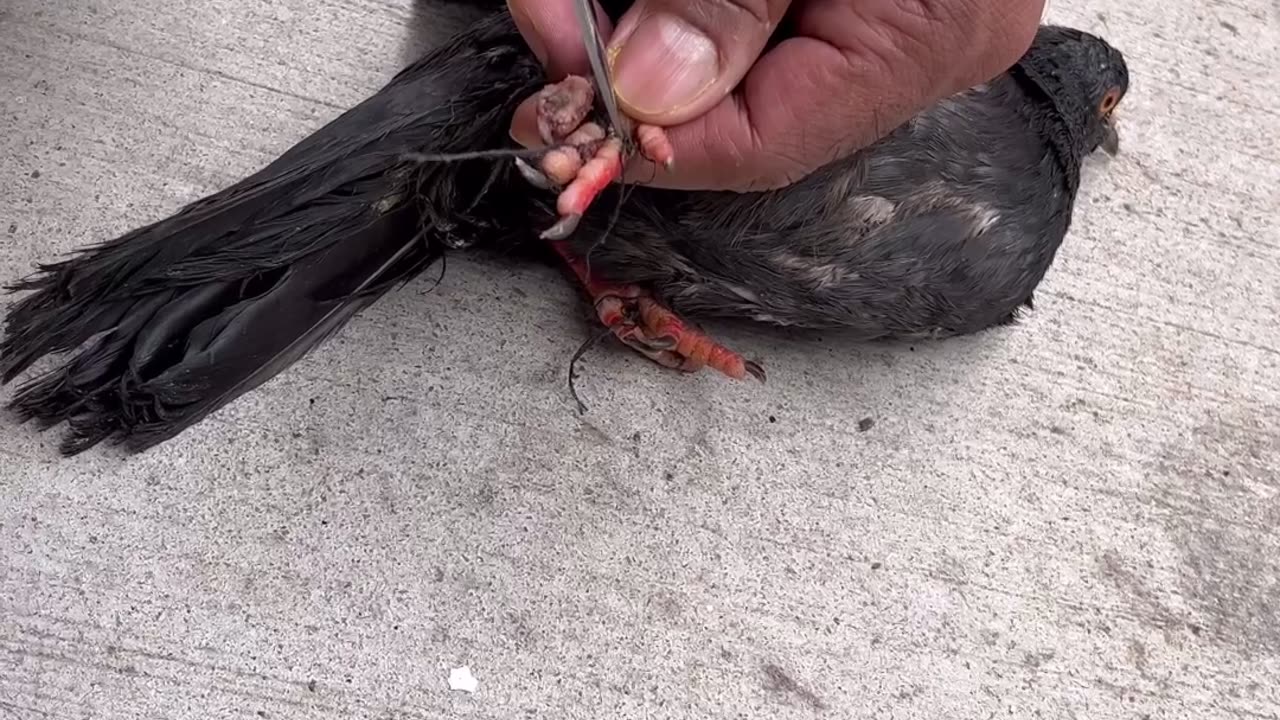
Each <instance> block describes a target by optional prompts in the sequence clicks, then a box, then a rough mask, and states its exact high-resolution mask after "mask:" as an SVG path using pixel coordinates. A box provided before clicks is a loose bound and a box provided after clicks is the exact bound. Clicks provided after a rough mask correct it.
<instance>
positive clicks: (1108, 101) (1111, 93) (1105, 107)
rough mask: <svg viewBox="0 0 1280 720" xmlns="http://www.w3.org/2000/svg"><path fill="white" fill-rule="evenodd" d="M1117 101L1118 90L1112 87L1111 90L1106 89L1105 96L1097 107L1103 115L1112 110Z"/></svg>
mask: <svg viewBox="0 0 1280 720" xmlns="http://www.w3.org/2000/svg"><path fill="white" fill-rule="evenodd" d="M1119 103H1120V91H1119V90H1116V89H1115V88H1112V89H1111V90H1108V91H1107V94H1106V96H1105V97H1103V98H1102V104H1101V105H1099V106H1098V109H1099V110H1101V111H1102V114H1103V115H1106V114H1108V113H1110V112H1111V111H1112V110H1115V109H1116V105H1118V104H1119Z"/></svg>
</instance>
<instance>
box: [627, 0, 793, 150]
mask: <svg viewBox="0 0 1280 720" xmlns="http://www.w3.org/2000/svg"><path fill="white" fill-rule="evenodd" d="M790 2H791V0H639V1H638V2H637V3H636V4H635V5H634V6H633V7H632V8H631V9H630V10H628V11H627V13H626V15H624V16H623V17H622V19H621V20H620V21H619V23H618V28H617V30H616V31H614V33H613V37H612V38H611V39H610V42H609V60H610V69H611V71H612V75H613V81H614V88H615V91H616V92H617V94H618V101H619V104H620V105H621V109H622V111H623V112H624V113H626V114H627V115H629V116H631V117H632V118H635V119H636V120H639V121H641V122H646V123H651V124H654V125H675V124H679V123H683V122H686V121H688V120H691V119H693V118H695V117H697V116H699V115H701V114H702V113H704V112H706V111H708V110H710V109H711V108H712V107H714V106H715V105H716V104H717V103H719V102H720V101H721V100H723V99H724V97H725V96H726V95H728V94H729V93H730V92H731V91H732V90H733V89H734V87H736V86H737V84H738V83H739V82H740V81H741V80H742V78H743V77H744V76H745V75H746V74H747V71H748V70H750V69H751V66H752V65H753V64H754V63H755V61H756V59H757V58H758V57H759V56H760V53H761V52H762V51H763V50H764V47H765V44H766V43H768V41H769V36H770V35H771V34H772V33H773V30H774V28H776V27H777V26H778V22H779V21H780V20H781V19H782V16H783V14H784V13H785V12H786V11H787V6H788V5H789V4H790Z"/></svg>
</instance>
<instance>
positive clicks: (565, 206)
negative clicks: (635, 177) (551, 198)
mask: <svg viewBox="0 0 1280 720" xmlns="http://www.w3.org/2000/svg"><path fill="white" fill-rule="evenodd" d="M594 100H595V91H594V88H593V87H592V85H591V83H590V82H589V81H587V80H586V78H583V77H580V76H576V75H571V76H569V77H567V78H565V79H564V80H562V81H560V82H558V83H554V84H551V85H548V86H546V87H545V88H543V89H542V90H541V91H539V93H538V96H537V116H538V133H539V135H540V136H541V138H542V141H543V142H544V143H546V144H547V145H548V146H550V149H549V150H547V151H546V152H545V153H543V154H542V156H541V157H540V158H539V160H538V162H537V167H534V166H532V165H530V164H529V163H527V162H525V161H523V160H520V159H517V160H516V167H517V168H518V169H519V171H520V174H521V176H523V177H524V179H525V180H526V181H527V182H528V183H529V184H531V185H533V186H534V187H537V188H539V189H543V190H555V191H557V192H558V196H557V198H556V212H557V213H558V214H559V216H560V219H559V221H557V222H556V224H555V225H553V226H552V227H551V228H548V229H547V230H546V231H544V232H543V233H542V238H543V239H547V240H560V239H563V238H566V237H568V236H569V235H571V234H572V233H573V231H574V230H576V229H577V227H578V221H579V219H580V218H581V217H582V215H584V214H586V211H587V209H588V208H590V206H591V203H592V202H594V201H595V199H596V198H597V197H598V196H599V195H600V193H602V192H604V189H605V188H607V187H609V185H610V184H612V183H613V182H614V181H615V180H617V179H619V178H621V177H622V173H623V168H624V163H625V157H624V143H623V140H622V138H620V137H618V136H617V134H616V130H617V129H616V128H611V129H609V130H605V128H603V127H601V126H600V125H599V124H598V123H595V122H590V121H586V118H587V115H588V114H589V113H590V111H591V107H592V103H593V102H594ZM634 132H635V140H636V145H637V147H638V148H639V151H640V153H641V155H643V156H644V157H645V158H647V159H649V160H650V161H652V162H654V163H657V164H659V165H661V166H662V167H664V168H666V169H667V170H670V169H672V168H673V167H674V164H675V154H674V150H673V149H672V146H671V141H670V140H669V139H668V138H667V136H666V133H665V132H664V131H663V130H662V128H660V127H657V126H655V125H643V124H641V125H637V126H636V128H635V131H634Z"/></svg>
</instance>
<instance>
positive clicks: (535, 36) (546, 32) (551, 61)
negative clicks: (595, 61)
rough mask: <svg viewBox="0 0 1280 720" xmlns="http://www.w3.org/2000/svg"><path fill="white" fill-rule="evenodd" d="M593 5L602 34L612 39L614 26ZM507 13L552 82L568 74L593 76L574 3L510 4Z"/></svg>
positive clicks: (534, 0) (519, 0) (524, 0)
mask: <svg viewBox="0 0 1280 720" xmlns="http://www.w3.org/2000/svg"><path fill="white" fill-rule="evenodd" d="M592 4H593V6H594V7H595V10H596V24H597V25H598V26H599V28H600V33H601V34H602V35H603V36H604V37H606V38H608V37H609V36H610V35H611V34H612V32H613V23H612V21H610V20H609V16H608V15H605V13H604V11H603V10H602V9H601V8H600V5H599V3H595V2H593V3H592ZM507 9H508V10H510V12H511V19H512V20H513V21H515V24H516V28H517V29H519V30H520V34H521V35H522V36H523V37H524V40H525V42H526V43H528V45H529V49H530V50H532V51H533V54H534V55H536V56H537V58H538V60H539V61H540V62H541V63H542V65H543V67H545V68H546V69H547V74H548V76H550V78H551V80H552V81H558V80H562V79H563V78H564V76H565V75H568V74H575V75H589V74H590V73H591V66H590V64H589V63H588V61H587V51H586V49H585V46H584V45H583V42H582V32H581V30H579V27H580V26H579V24H578V16H577V15H576V14H575V13H574V11H573V0H507Z"/></svg>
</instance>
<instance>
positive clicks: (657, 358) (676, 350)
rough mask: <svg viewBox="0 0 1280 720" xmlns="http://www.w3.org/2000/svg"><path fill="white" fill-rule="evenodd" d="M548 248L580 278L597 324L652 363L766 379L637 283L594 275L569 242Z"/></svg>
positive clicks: (759, 370)
mask: <svg viewBox="0 0 1280 720" xmlns="http://www.w3.org/2000/svg"><path fill="white" fill-rule="evenodd" d="M551 245H552V247H554V248H555V249H556V252H557V253H559V254H560V257H562V258H564V261H565V263H567V264H568V265H569V267H570V268H571V269H572V270H573V272H574V274H576V275H577V276H578V280H579V281H580V282H581V283H582V286H583V288H584V289H585V290H586V291H587V294H588V295H590V296H591V299H592V300H593V301H594V303H595V308H596V315H597V316H598V317H599V318H600V322H602V323H604V325H605V326H606V327H608V328H609V329H610V330H612V331H613V334H614V336H615V337H617V338H618V339H619V340H621V341H622V342H623V343H624V344H625V345H627V346H628V347H630V348H632V349H633V350H635V351H637V352H639V353H640V354H641V355H644V356H645V357H647V358H649V359H650V360H653V361H654V362H656V363H658V364H659V365H662V366H663V367H668V368H672V369H676V370H683V371H685V372H697V371H698V370H701V369H702V368H704V367H711V368H712V369H714V370H718V371H719V372H721V373H723V374H725V375H727V376H729V377H731V378H733V379H735V380H744V379H746V377H747V376H748V375H750V376H751V377H754V378H756V379H757V380H759V381H761V382H764V380H765V373H764V368H762V367H761V366H760V365H759V364H757V363H754V362H751V361H750V360H744V359H743V358H742V356H741V355H739V354H738V353H736V352H734V351H732V350H730V349H728V348H726V347H725V346H723V345H721V344H720V343H718V342H716V341H715V340H712V339H711V338H710V337H708V336H707V335H706V333H704V332H702V331H701V330H698V329H696V328H694V327H691V326H690V325H688V324H687V323H686V322H685V321H684V320H683V319H681V318H680V316H679V315H676V314H675V313H674V312H672V311H671V310H670V309H669V308H667V307H665V306H664V305H662V304H661V303H659V302H658V301H657V300H655V299H654V298H653V296H652V295H651V294H650V293H649V292H647V291H646V290H644V289H643V288H641V287H639V286H636V285H612V284H609V283H602V282H600V281H598V280H595V279H592V277H591V275H590V272H589V270H588V268H587V264H586V263H585V262H583V261H582V260H581V259H579V258H578V257H577V256H576V255H574V253H573V251H572V250H571V249H570V248H569V246H568V244H567V243H566V242H564V241H561V240H553V241H551Z"/></svg>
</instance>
